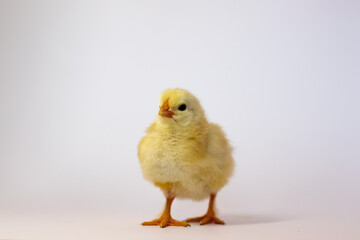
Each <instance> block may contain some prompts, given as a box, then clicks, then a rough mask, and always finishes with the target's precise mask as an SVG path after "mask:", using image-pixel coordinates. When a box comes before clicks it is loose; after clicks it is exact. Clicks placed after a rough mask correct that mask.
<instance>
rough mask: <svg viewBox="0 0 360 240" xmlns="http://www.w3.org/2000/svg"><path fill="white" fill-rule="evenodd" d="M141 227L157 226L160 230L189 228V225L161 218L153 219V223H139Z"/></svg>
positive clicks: (169, 218)
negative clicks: (170, 227)
mask: <svg viewBox="0 0 360 240" xmlns="http://www.w3.org/2000/svg"><path fill="white" fill-rule="evenodd" d="M141 225H143V226H159V227H161V228H164V227H167V226H180V227H190V224H188V223H187V222H181V221H177V220H175V219H173V218H171V217H161V218H159V219H155V220H153V221H149V222H143V223H141Z"/></svg>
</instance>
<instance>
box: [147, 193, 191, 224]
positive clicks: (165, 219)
mask: <svg viewBox="0 0 360 240" xmlns="http://www.w3.org/2000/svg"><path fill="white" fill-rule="evenodd" d="M174 198H175V197H167V198H166V205H165V209H164V212H163V213H162V215H161V217H160V218H158V219H155V220H152V221H149V222H143V223H141V225H143V226H160V227H161V228H164V227H167V226H183V227H188V226H190V224H188V223H187V222H180V221H177V220H175V219H173V218H172V217H171V214H170V211H171V204H172V202H173V201H174Z"/></svg>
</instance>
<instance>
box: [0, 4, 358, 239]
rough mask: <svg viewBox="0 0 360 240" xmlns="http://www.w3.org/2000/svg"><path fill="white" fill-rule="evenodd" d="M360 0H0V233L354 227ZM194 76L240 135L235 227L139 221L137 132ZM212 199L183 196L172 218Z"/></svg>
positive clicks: (233, 195)
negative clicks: (168, 92)
mask: <svg viewBox="0 0 360 240" xmlns="http://www.w3.org/2000/svg"><path fill="white" fill-rule="evenodd" d="M359 12H360V4H359V2H358V1H355V0H354V1H351V0H347V1H320V0H312V1H300V0H299V1H250V0H246V1H224V0H223V1H196V0H195V1H165V0H164V1H145V0H142V1H141V0H138V1H83V2H82V1H3V0H1V1H0V238H1V239H2V238H4V239H125V238H124V237H127V239H136V238H139V239H152V238H156V239H161V238H167V239H169V238H175V239H185V238H186V239H191V238H197V239H198V238H202V237H204V238H205V237H206V238H207V239H219V238H223V239H231V238H234V239H359V238H360V230H359V229H357V227H359V221H360V206H359V202H360V173H359V172H360V170H359V169H360V163H359V160H360V148H359V145H360V144H359V143H360V128H359V121H360V113H359V109H360V108H359V102H360V99H359V90H360V88H359V87H360V83H359V79H360V59H359V58H360V57H359V56H360V47H359V42H360V27H359V22H360V15H359ZM172 87H181V88H185V89H188V90H189V91H191V92H192V93H193V94H194V95H196V96H197V97H198V98H199V99H200V101H201V103H202V105H203V107H204V109H205V110H206V113H207V117H208V119H209V120H210V121H213V122H216V123H219V124H221V125H222V126H223V128H224V130H225V132H226V133H227V135H228V138H229V139H230V140H231V143H232V145H233V146H234V148H235V152H234V157H235V159H236V172H235V175H234V177H233V178H232V179H231V181H230V183H229V184H228V185H227V186H226V187H225V188H224V189H223V190H222V191H221V192H220V193H219V194H218V199H217V208H218V210H219V217H220V218H222V219H223V220H225V221H226V222H227V225H226V226H213V225H212V226H198V225H197V224H193V227H192V228H166V229H160V228H157V227H141V226H139V223H140V222H142V221H145V220H151V219H153V218H155V217H156V216H157V214H158V213H160V212H161V210H162V207H163V204H164V198H163V196H162V194H161V192H160V191H159V190H158V189H157V188H155V187H154V186H152V184H151V183H148V182H146V181H145V180H143V179H142V176H141V170H140V167H139V164H138V160H137V155H136V151H137V144H138V142H139V140H140V139H141V137H142V136H143V135H144V130H145V129H146V127H147V126H148V125H150V123H151V122H152V121H153V120H154V119H155V116H156V113H157V110H158V98H159V96H160V93H161V92H162V90H164V89H166V88H172ZM206 207H207V201H203V202H192V201H186V200H185V201H184V200H175V202H174V205H173V216H174V218H177V219H184V218H186V217H193V216H197V215H200V214H203V213H204V212H205V210H206Z"/></svg>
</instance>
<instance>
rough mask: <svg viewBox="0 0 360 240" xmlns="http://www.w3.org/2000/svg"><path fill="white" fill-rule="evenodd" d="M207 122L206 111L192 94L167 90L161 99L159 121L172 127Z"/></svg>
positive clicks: (178, 90)
mask: <svg viewBox="0 0 360 240" xmlns="http://www.w3.org/2000/svg"><path fill="white" fill-rule="evenodd" d="M204 120H205V114H204V110H203V109H202V107H201V105H200V103H199V101H198V99H197V98H196V97H195V96H194V95H192V94H191V93H190V92H188V91H186V90H184V89H180V88H175V89H167V90H165V91H164V92H163V93H162V94H161V97H160V110H159V114H158V121H159V122H160V123H161V124H165V125H170V126H187V125H192V124H199V123H201V122H202V121H204Z"/></svg>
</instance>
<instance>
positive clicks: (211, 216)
mask: <svg viewBox="0 0 360 240" xmlns="http://www.w3.org/2000/svg"><path fill="white" fill-rule="evenodd" d="M215 197H216V193H212V194H210V201H209V208H208V210H207V212H206V214H205V215H204V216H201V217H195V218H188V219H186V222H199V223H200V225H204V224H208V223H216V224H225V222H224V221H222V220H220V219H219V218H217V217H216V215H215V211H214V202H215Z"/></svg>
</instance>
